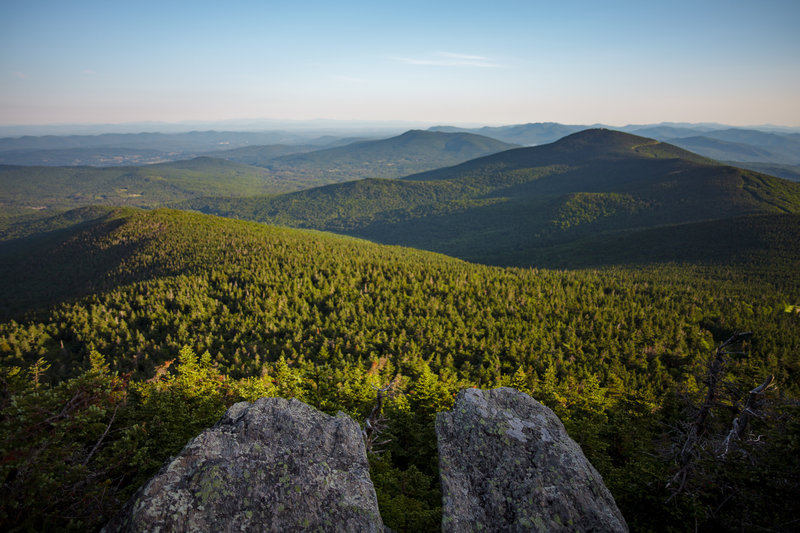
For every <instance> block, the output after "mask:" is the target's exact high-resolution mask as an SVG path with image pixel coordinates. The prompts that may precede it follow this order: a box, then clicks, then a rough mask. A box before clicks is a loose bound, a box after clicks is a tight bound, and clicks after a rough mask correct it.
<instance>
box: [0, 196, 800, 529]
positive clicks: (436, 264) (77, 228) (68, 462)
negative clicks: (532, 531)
mask: <svg viewBox="0 0 800 533" xmlns="http://www.w3.org/2000/svg"><path fill="white" fill-rule="evenodd" d="M795 222H796V221H795ZM42 229H48V230H49V231H46V232H42V231H38V232H36V233H35V234H33V235H31V234H32V233H34V232H32V231H30V230H25V228H24V227H23V226H19V227H18V228H17V229H16V230H15V234H14V235H15V236H18V237H21V238H17V239H14V240H10V241H8V242H5V243H3V244H0V292H1V293H2V294H3V295H4V297H3V301H2V307H0V319H2V320H3V322H2V323H0V358H2V373H1V374H0V387H2V389H1V390H2V392H0V457H2V460H1V461H0V483H2V490H3V494H4V496H3V498H2V503H0V528H1V529H3V530H9V531H25V530H73V531H87V530H96V529H99V527H101V526H102V524H103V523H104V522H105V521H106V520H107V519H108V518H109V517H110V516H111V515H113V513H114V512H115V511H116V510H117V509H118V508H119V507H120V506H121V505H122V504H123V503H124V501H125V500H126V499H127V498H128V497H129V496H130V495H131V494H132V493H133V491H134V490H135V489H136V488H137V487H138V486H139V485H140V484H141V483H142V482H143V481H144V480H146V479H147V478H149V477H150V476H151V475H152V474H153V473H155V471H157V469H158V468H159V467H160V466H161V464H162V463H163V461H164V460H166V459H167V458H168V457H169V456H171V455H173V454H175V453H177V452H178V451H179V450H180V449H181V447H182V446H183V445H184V444H185V443H186V442H187V441H188V440H189V439H190V438H192V437H193V436H194V435H196V434H197V433H199V432H200V431H201V430H202V429H203V428H205V427H208V426H210V425H211V424H213V423H214V422H215V421H216V420H217V419H218V418H219V416H221V414H222V413H223V412H224V410H225V409H226V408H227V406H229V405H231V404H232V403H234V402H236V401H240V400H254V399H256V398H258V397H260V396H265V395H280V396H284V397H295V398H299V399H301V400H303V401H305V402H307V403H309V404H311V405H313V406H315V407H318V408H319V409H321V410H323V411H325V412H329V413H334V412H336V411H338V410H342V411H345V412H347V413H349V414H351V415H352V416H353V417H355V418H356V420H359V421H363V419H364V417H365V416H366V415H367V414H368V412H369V411H370V409H371V408H372V407H373V405H374V401H375V397H376V389H377V388H379V387H385V386H389V387H390V389H389V390H390V391H391V398H390V400H389V401H388V402H387V405H386V408H385V415H386V418H387V426H388V427H387V429H386V433H385V436H386V437H387V438H389V439H390V441H389V443H388V444H386V445H384V446H382V447H380V449H376V450H373V451H374V452H375V453H373V454H371V456H370V462H371V471H372V479H373V481H374V483H375V486H376V490H377V492H378V498H379V503H380V506H381V512H382V514H383V518H384V521H385V522H386V524H387V525H389V526H390V527H392V528H393V529H396V530H398V531H433V530H438V528H439V524H440V519H441V511H440V505H441V500H440V498H441V494H440V490H439V487H438V481H437V454H436V442H435V438H434V435H433V420H434V416H435V413H436V412H437V411H440V410H443V409H447V408H449V407H450V406H451V405H452V401H453V396H454V394H455V393H456V392H457V391H458V390H459V389H460V388H463V387H472V386H477V387H495V386H500V385H507V386H513V387H516V388H518V389H520V390H523V391H525V392H528V393H530V394H532V395H533V396H534V397H535V398H537V399H538V400H540V401H542V402H543V403H545V404H546V405H548V406H550V407H551V408H553V409H554V410H555V412H556V413H557V414H558V415H559V416H560V417H561V419H562V420H563V421H564V423H565V425H566V427H567V429H568V431H569V433H570V435H571V436H572V437H573V438H575V439H576V440H577V441H578V442H579V443H580V445H581V446H582V448H583V450H584V452H585V453H586V454H587V456H588V457H589V459H590V460H591V461H592V463H593V464H594V465H595V466H596V467H597V469H598V470H599V471H600V472H601V473H602V475H603V478H604V480H605V482H606V484H607V485H608V486H609V488H610V489H611V491H612V493H613V494H614V497H615V498H616V500H617V503H618V505H619V506H620V509H621V510H622V512H623V514H624V515H625V518H626V520H627V521H628V523H629V525H630V526H631V529H632V530H633V531H685V530H688V529H695V528H697V529H700V530H712V529H713V530H719V529H723V530H725V529H727V530H745V531H791V530H794V529H796V528H797V525H798V522H797V517H798V516H800V508H798V505H799V504H798V502H800V498H799V497H798V496H800V481H798V476H797V472H800V453H798V451H800V449H799V447H800V445H799V444H798V443H800V423H799V422H798V420H800V418H798V415H800V381H798V379H799V378H798V376H800V372H798V371H799V370H800V313H799V312H798V310H800V278H798V276H797V274H796V273H797V267H798V266H800V259H799V258H798V256H797V253H796V252H797V248H796V247H795V248H794V253H793V252H792V248H791V247H784V248H782V252H781V253H782V254H783V256H782V257H781V259H780V260H779V261H760V260H757V259H758V258H756V259H753V260H752V261H751V260H750V259H748V258H747V257H745V258H742V259H741V260H740V261H739V262H738V263H727V262H725V261H723V262H716V263H715V262H714V261H709V262H694V263H665V264H660V265H656V264H653V265H649V266H641V265H639V266H637V267H635V268H620V267H610V268H606V269H602V270H571V271H560V270H539V269H519V268H499V267H489V266H481V265H475V264H470V263H466V262H463V261H460V260H457V259H452V258H449V257H446V256H442V255H437V254H433V253H428V252H422V251H418V250H414V249H408V248H400V247H390V246H381V245H376V244H372V243H368V242H366V241H361V240H357V239H353V238H348V237H339V236H334V235H330V234H324V233H318V232H312V231H304V230H292V229H283V228H276V227H270V226H264V225H260V224H256V223H252V222H243V221H235V220H229V219H222V218H217V217H213V216H209V215H201V214H197V213H187V212H181V211H172V210H164V209H159V210H155V211H150V212H145V211H138V210H133V209H126V210H102V209H95V210H88V211H82V212H81V213H79V214H73V215H71V216H64V217H61V218H58V219H57V220H54V221H53V224H52V225H51V226H50V227H47V228H45V227H40V228H39V230H42ZM22 237H24V238H22ZM759 257H761V256H759ZM743 331H751V332H753V335H752V336H743V337H742V340H741V341H740V342H737V343H736V346H732V347H731V348H730V349H729V350H727V351H729V352H731V353H729V354H725V355H720V356H719V357H715V348H716V347H717V346H719V345H720V344H722V343H723V342H724V341H725V340H726V339H729V338H731V337H732V336H733V335H734V334H736V333H738V332H743ZM714 361H717V363H716V364H712V363H713V362H714ZM709 369H711V370H712V373H711V375H709V372H710V370H709ZM768 376H773V377H774V381H773V382H772V383H771V384H770V386H769V387H768V388H766V390H765V391H764V392H763V393H760V394H757V395H755V396H753V398H754V400H753V401H751V403H749V404H748V409H749V411H747V412H749V413H752V415H753V416H749V417H748V418H749V423H748V425H747V426H746V427H745V426H744V423H745V420H746V418H745V417H744V416H742V414H743V412H745V411H743V409H744V406H745V402H746V401H747V400H748V397H749V396H748V392H749V391H751V390H753V389H754V388H756V387H757V386H759V385H760V384H762V383H765V380H767V378H768ZM709 387H711V388H712V389H713V392H714V394H712V395H710V394H709ZM709 396H711V398H712V400H713V401H711V402H709V401H708V399H709ZM704 412H705V413H706V414H705V415H704V414H703V413H704ZM734 420H736V421H737V424H739V427H740V428H742V429H741V431H740V432H737V433H735V434H731V433H730V431H731V428H732V427H733V425H734ZM726 436H731V438H730V439H728V442H727V447H726V446H725V437H726ZM676 480H680V481H681V482H680V483H678V482H676Z"/></svg>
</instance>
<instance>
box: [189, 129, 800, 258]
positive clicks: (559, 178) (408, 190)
mask: <svg viewBox="0 0 800 533" xmlns="http://www.w3.org/2000/svg"><path fill="white" fill-rule="evenodd" d="M186 206H187V207H191V208H194V209H197V210H200V211H203V212H208V213H215V214H220V215H223V216H233V217H240V218H247V219H252V220H259V221H262V222H269V223H277V224H283V225H289V226H296V227H304V228H315V229H321V230H327V231H334V232H338V233H345V234H349V235H353V236H358V237H364V238H368V239H371V240H375V241H378V242H383V243H391V244H402V245H406V246H412V247H417V248H423V249H428V250H433V251H438V252H442V253H445V254H448V255H453V256H456V257H461V258H464V259H468V260H472V261H477V262H485V263H492V264H501V265H519V266H530V265H542V264H547V265H552V266H568V265H570V264H572V261H573V259H574V258H576V257H579V256H582V255H581V253H580V250H579V249H578V248H580V246H579V245H580V244H581V243H583V244H586V245H591V244H592V243H593V242H597V240H598V239H600V238H621V239H630V238H631V235H632V234H634V233H636V232H641V231H644V230H648V229H650V228H665V227H678V226H682V227H683V229H681V231H680V232H677V233H675V235H678V234H679V233H680V234H684V233H681V232H685V227H686V225H687V224H696V223H705V222H707V221H722V220H730V219H734V218H738V217H742V216H749V215H771V216H780V215H792V214H798V213H800V184H796V183H791V182H788V181H784V180H781V179H778V178H774V177H771V176H767V175H763V174H759V173H756V172H752V171H748V170H743V169H740V168H735V167H731V166H727V165H724V164H720V163H718V162H716V161H713V160H710V159H706V158H704V157H702V156H699V155H697V154H694V153H691V152H688V151H685V150H683V149H681V148H679V147H677V146H674V145H671V144H667V143H662V142H658V141H656V140H653V139H648V138H644V137H639V136H635V135H631V134H627V133H623V132H618V131H612V130H605V129H592V130H584V131H581V132H579V133H576V134H572V135H570V136H568V137H565V138H563V139H561V140H559V141H557V142H555V143H552V144H549V145H544V146H538V147H529V148H518V149H512V150H507V151H504V152H501V153H497V154H494V155H490V156H486V157H482V158H478V159H475V160H471V161H468V162H465V163H462V164H460V165H456V166H453V167H448V168H443V169H438V170H433V171H429V172H425V173H421V174H416V175H412V176H409V177H408V178H406V179H402V180H376V179H370V180H362V181H357V182H349V183H343V184H338V185H331V186H327V187H320V188H315V189H310V190H305V191H300V192H296V193H291V194H285V195H281V196H277V197H271V198H239V199H215V198H205V199H201V200H194V201H191V202H190V203H188V204H186ZM777 223H778V224H785V223H786V219H781V221H780V222H777ZM794 242H795V243H796V242H797V241H794ZM565 246H569V248H564V247H565ZM559 247H561V248H559ZM559 249H561V250H562V252H563V253H561V254H558V253H557V251H558V250H559ZM709 250H710V249H709ZM599 252H602V250H600V251H599ZM644 258H645V259H646V254H645V256H644ZM679 258H680V254H677V255H676V256H675V257H674V258H673V259H679ZM615 260H616V258H613V257H603V256H602V253H599V255H594V256H593V260H589V261H588V263H590V264H597V265H599V264H609V263H613V262H614V261H615ZM582 261H583V264H586V263H587V261H586V260H585V258H584V259H582Z"/></svg>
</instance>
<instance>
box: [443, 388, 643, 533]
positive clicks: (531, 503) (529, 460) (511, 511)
mask: <svg viewBox="0 0 800 533" xmlns="http://www.w3.org/2000/svg"><path fill="white" fill-rule="evenodd" d="M436 435H437V437H438V440H439V471H440V476H441V482H442V495H443V518H442V530H443V531H446V532H449V531H453V532H461V531H541V532H558V531H564V532H567V531H569V532H572V531H594V532H604V531H615V532H616V531H627V530H628V527H627V525H626V524H625V519H624V518H623V517H622V514H620V512H619V509H617V505H616V503H614V498H613V497H612V496H611V493H610V492H609V491H608V489H607V488H606V486H605V485H604V484H603V479H602V478H601V477H600V474H599V473H598V472H597V470H595V469H594V467H593V466H592V465H591V464H590V463H589V461H588V460H587V459H586V457H585V456H584V455H583V452H582V451H581V449H580V447H579V446H578V445H577V444H576V443H575V441H573V440H572V439H571V438H570V437H569V436H568V435H567V432H566V430H565V429H564V426H563V424H562V423H561V421H560V420H559V419H558V417H557V416H556V415H555V414H554V413H553V412H552V411H551V410H550V409H548V408H547V407H545V406H543V405H542V404H540V403H539V402H537V401H536V400H534V399H533V398H531V397H530V396H528V395H527V394H524V393H522V392H519V391H517V390H514V389H509V388H500V389H494V390H479V389H465V390H462V391H461V392H460V393H459V395H458V397H457V398H456V402H455V406H454V407H453V410H452V411H449V412H443V413H439V415H438V416H437V418H436Z"/></svg>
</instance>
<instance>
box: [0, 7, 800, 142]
mask: <svg viewBox="0 0 800 533" xmlns="http://www.w3.org/2000/svg"><path fill="white" fill-rule="evenodd" d="M798 28H800V0H784V1H777V0H775V1H773V0H759V1H757V2H755V1H752V2H751V1H736V0H727V1H716V0H703V1H698V0H693V1H691V2H685V1H683V0H673V1H670V2H652V1H647V0H644V1H643V0H639V1H636V2H629V1H614V0H608V1H602V2H600V1H597V0H592V1H570V0H563V1H552V0H548V1H546V2H540V1H537V0H528V1H504V0H493V1H492V2H487V1H486V0H479V1H472V0H460V1H457V2H451V1H448V0H441V1H439V0H426V1H423V2H417V1H415V0H404V1H403V2H388V1H382V0H370V1H368V2H350V1H346V0H338V1H330V0H328V1H325V2H317V1H304V0H293V1H287V2H284V1H271V0H260V1H244V0H241V1H239V0H227V1H225V2H221V1H219V0H217V1H214V2H205V1H203V0H194V1H191V2H183V1H170V0H160V1H158V2H151V1H149V0H139V1H137V2H129V1H125V2H123V1H118V0H103V1H83V0H70V1H64V0H57V1H43V0H2V2H0V125H31V124H93V123H100V124H118V123H125V122H145V121H155V122H182V121H222V120H230V119H257V118H259V119H275V120H309V119H331V120H359V121H388V120H393V121H412V122H414V121H416V122H424V123H429V124H490V125H499V124H520V123H526V122H549V121H552V122H561V123H565V124H596V123H603V124H610V125H617V126H622V125H625V124H645V123H656V122H662V121H671V122H718V123H724V124H731V125H760V124H776V125H785V126H800V29H798Z"/></svg>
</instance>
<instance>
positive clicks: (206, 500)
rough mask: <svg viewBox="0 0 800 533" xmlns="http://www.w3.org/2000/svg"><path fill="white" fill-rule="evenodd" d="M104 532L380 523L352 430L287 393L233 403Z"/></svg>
mask: <svg viewBox="0 0 800 533" xmlns="http://www.w3.org/2000/svg"><path fill="white" fill-rule="evenodd" d="M104 531H108V532H111V531H125V532H133V531H136V532H139V531H162V532H164V531H209V532H215V533H216V532H233V531H337V532H338V531H364V532H379V531H383V523H382V522H381V518H380V514H379V512H378V501H377V498H376V496H375V489H374V487H373V485H372V482H371V481H370V478H369V465H368V464H367V457H366V452H365V449H364V441H363V438H362V435H361V431H360V429H359V427H358V424H356V423H355V422H354V421H353V420H352V419H351V418H349V417H348V416H346V415H344V414H342V413H340V414H339V415H338V416H336V417H333V416H328V415H326V414H324V413H321V412H319V411H317V410H316V409H314V408H312V407H309V406H308V405H306V404H304V403H302V402H299V401H297V400H285V399H283V398H262V399H260V400H258V401H256V402H255V403H253V404H250V403H247V402H242V403H237V404H236V405H234V406H232V407H231V408H230V409H228V412H227V413H225V415H224V416H223V417H222V419H221V420H220V421H219V422H218V423H217V424H216V425H215V426H214V427H212V428H210V429H207V430H206V431H204V432H203V433H201V434H200V435H199V436H198V437H197V438H195V439H194V440H192V441H191V442H190V443H189V444H187V445H186V447H185V448H184V449H183V450H182V451H181V453H180V454H179V455H178V456H177V457H176V458H174V459H173V460H172V461H171V462H169V463H167V464H166V465H165V466H164V467H163V468H162V469H161V471H160V472H159V473H158V474H157V475H156V476H155V477H154V478H153V479H151V480H150V481H149V482H147V483H146V484H145V485H144V486H142V487H141V488H140V489H139V491H138V492H137V493H136V494H135V495H134V496H133V498H131V500H130V501H129V502H128V503H127V504H126V505H125V507H124V508H123V510H122V511H121V512H120V514H119V515H118V516H117V517H116V518H115V519H114V520H112V521H111V522H110V523H109V524H108V525H106V527H105V528H104Z"/></svg>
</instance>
